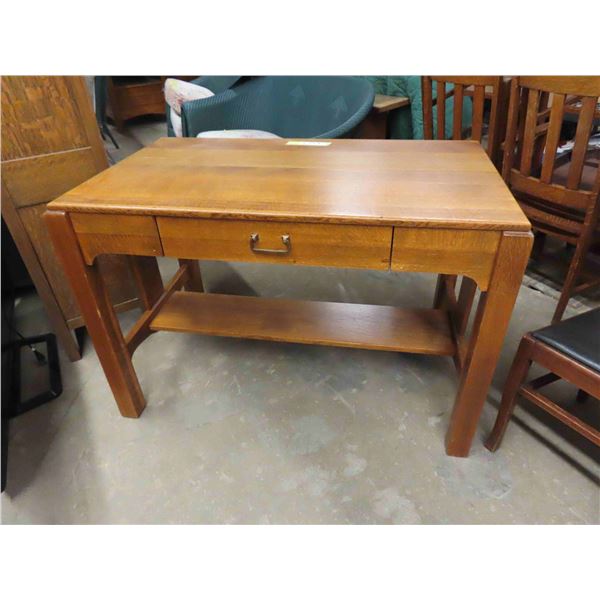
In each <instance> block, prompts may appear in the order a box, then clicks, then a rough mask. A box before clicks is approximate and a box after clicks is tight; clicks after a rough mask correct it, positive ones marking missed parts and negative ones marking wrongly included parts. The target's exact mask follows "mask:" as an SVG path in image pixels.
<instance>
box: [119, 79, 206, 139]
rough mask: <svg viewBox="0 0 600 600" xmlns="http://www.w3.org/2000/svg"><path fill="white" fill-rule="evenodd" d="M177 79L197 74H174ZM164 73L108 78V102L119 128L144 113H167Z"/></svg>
mask: <svg viewBox="0 0 600 600" xmlns="http://www.w3.org/2000/svg"><path fill="white" fill-rule="evenodd" d="M173 77H175V78H176V79H182V80H184V81H191V80H192V79H194V78H195V77H196V76H195V75H194V76H190V75H174V76H173ZM166 79H167V76H164V75H148V76H143V77H139V76H132V77H122V76H121V77H117V76H111V77H109V78H108V102H109V111H110V116H111V117H112V119H113V121H114V123H115V125H116V126H117V129H119V131H122V130H123V125H124V123H125V121H127V120H128V119H133V118H134V117H140V116H142V115H164V114H165V106H166V105H165V94H164V91H163V90H164V87H165V80H166Z"/></svg>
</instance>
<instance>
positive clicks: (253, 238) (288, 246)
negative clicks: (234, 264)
mask: <svg viewBox="0 0 600 600" xmlns="http://www.w3.org/2000/svg"><path fill="white" fill-rule="evenodd" d="M259 239H260V238H259V237H258V233H251V234H250V250H252V252H261V253H262V254H289V253H290V252H291V251H292V240H291V239H290V236H289V235H287V234H286V235H282V236H281V241H282V242H283V245H284V246H285V248H283V249H281V250H274V249H273V248H257V247H256V246H257V244H258V242H259Z"/></svg>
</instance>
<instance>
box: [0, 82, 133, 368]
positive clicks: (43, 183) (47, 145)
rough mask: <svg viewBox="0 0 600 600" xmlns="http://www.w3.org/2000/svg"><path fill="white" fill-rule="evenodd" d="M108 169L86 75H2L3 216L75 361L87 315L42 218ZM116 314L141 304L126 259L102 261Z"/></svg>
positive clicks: (55, 330) (52, 322)
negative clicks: (59, 201)
mask: <svg viewBox="0 0 600 600" xmlns="http://www.w3.org/2000/svg"><path fill="white" fill-rule="evenodd" d="M107 167H108V163H107V159H106V155H105V152H104V148H103V146H102V140H101V139H100V135H99V132H98V126H97V124H96V119H95V117H94V113H93V110H92V105H91V101H90V98H89V94H88V92H87V89H86V86H85V82H84V80H83V78H81V77H3V78H2V217H3V219H4V220H5V222H6V224H7V225H8V228H9V229H10V232H11V235H12V236H13V238H14V240H15V243H16V245H17V248H18V249H19V252H20V254H21V256H22V258H23V261H24V262H25V265H26V267H27V269H28V271H29V273H30V275H31V278H32V280H33V282H34V284H35V286H36V288H37V291H38V293H39V295H40V297H41V299H42V301H43V302H44V306H45V308H46V311H47V314H48V317H49V319H50V322H51V326H52V328H53V331H54V333H56V335H57V336H58V338H59V341H60V343H61V345H62V347H63V349H64V350H65V351H66V353H67V355H68V356H69V358H70V359H71V360H77V359H78V358H80V357H81V355H80V351H79V347H78V344H77V342H76V339H75V337H74V336H73V334H72V333H71V330H72V329H75V328H78V327H81V326H82V325H83V324H84V323H83V318H82V316H81V312H80V310H79V306H78V305H77V301H76V299H75V297H74V296H73V292H72V290H71V287H70V285H69V282H68V281H67V280H66V279H65V276H64V271H63V269H62V267H61V265H60V264H59V263H58V262H57V260H56V256H55V253H54V249H53V247H52V244H51V242H50V238H49V235H48V229H47V227H46V225H45V223H44V222H43V220H42V215H43V213H44V212H45V210H46V204H47V203H48V202H49V201H51V200H53V199H54V198H56V197H57V196H60V195H61V194H63V193H64V192H66V191H68V190H69V189H71V188H73V187H74V186H76V185H78V184H80V183H81V182H82V181H85V180H86V179H89V178H90V177H92V176H94V175H96V174H97V173H99V172H100V171H102V170H104V169H106V168H107ZM101 262H102V266H101V268H102V269H103V273H104V276H105V278H106V281H107V285H108V289H109V290H110V293H111V297H112V299H113V301H114V302H115V303H116V306H117V310H121V309H127V308H131V307H133V306H136V305H137V300H136V292H135V287H134V285H133V284H132V282H131V276H130V271H129V268H128V266H127V263H126V261H125V259H124V258H123V257H104V258H103V259H102V261H101Z"/></svg>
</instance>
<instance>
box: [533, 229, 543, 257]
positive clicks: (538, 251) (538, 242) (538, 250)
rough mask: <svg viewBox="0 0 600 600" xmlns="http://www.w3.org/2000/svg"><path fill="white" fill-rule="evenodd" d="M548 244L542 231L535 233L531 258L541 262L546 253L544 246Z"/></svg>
mask: <svg viewBox="0 0 600 600" xmlns="http://www.w3.org/2000/svg"><path fill="white" fill-rule="evenodd" d="M545 244H546V234H545V233H542V232H541V231H536V232H535V238H534V241H533V249H532V250H531V258H532V259H533V260H535V261H539V260H540V259H541V258H542V254H543V253H544V246H545Z"/></svg>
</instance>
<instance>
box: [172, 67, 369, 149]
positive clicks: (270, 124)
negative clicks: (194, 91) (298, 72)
mask: <svg viewBox="0 0 600 600" xmlns="http://www.w3.org/2000/svg"><path fill="white" fill-rule="evenodd" d="M374 97H375V92H374V90H373V86H372V84H371V83H370V82H368V81H367V80H365V79H361V78H358V77H312V76H309V77H296V76H282V77H278V76H277V77H276V76H268V77H258V78H256V79H253V80H251V81H248V82H246V83H243V84H241V85H239V86H237V87H236V88H235V89H233V90H228V91H226V92H223V93H222V94H218V95H215V96H213V97H211V98H206V99H203V100H199V101H193V102H188V103H186V104H185V105H184V106H183V111H182V116H183V132H184V135H187V136H189V137H195V136H196V135H197V134H198V133H200V132H202V131H212V130H223V129H260V130H264V131H269V132H271V133H275V134H277V135H279V136H281V137H294V138H337V137H344V136H349V135H351V134H352V132H353V131H354V130H355V129H356V127H357V125H359V124H360V122H361V121H362V120H363V119H364V118H365V117H366V116H367V114H368V113H369V111H370V110H371V108H372V106H373V100H374Z"/></svg>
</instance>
